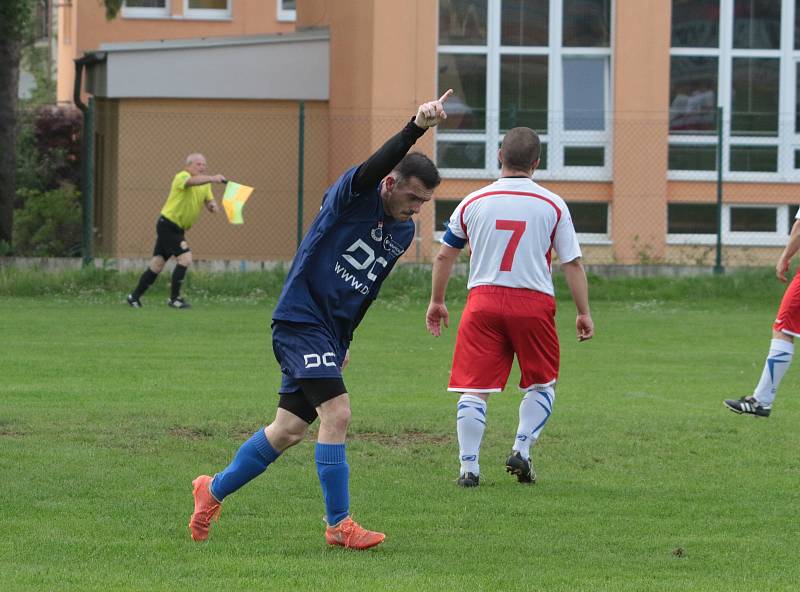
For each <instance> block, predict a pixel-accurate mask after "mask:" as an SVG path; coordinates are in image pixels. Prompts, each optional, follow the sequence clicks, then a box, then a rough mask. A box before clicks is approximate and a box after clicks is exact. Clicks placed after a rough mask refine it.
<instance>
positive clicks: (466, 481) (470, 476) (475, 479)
mask: <svg viewBox="0 0 800 592" xmlns="http://www.w3.org/2000/svg"><path fill="white" fill-rule="evenodd" d="M480 480H481V478H480V476H479V475H476V474H475V473H469V472H468V473H464V474H462V475H461V476H460V477H459V478H458V481H457V483H458V485H459V486H460V487H477V486H478V484H479V483H480Z"/></svg>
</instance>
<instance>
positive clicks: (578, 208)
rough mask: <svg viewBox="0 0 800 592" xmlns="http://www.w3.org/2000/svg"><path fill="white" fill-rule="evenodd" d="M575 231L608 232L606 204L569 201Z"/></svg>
mask: <svg viewBox="0 0 800 592" xmlns="http://www.w3.org/2000/svg"><path fill="white" fill-rule="evenodd" d="M567 206H568V207H569V212H570V214H571V215H572V224H573V225H574V226H575V231H576V232H580V233H586V234H608V204H607V203H602V202H584V203H580V202H570V203H568V204H567Z"/></svg>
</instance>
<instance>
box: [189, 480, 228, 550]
mask: <svg viewBox="0 0 800 592" xmlns="http://www.w3.org/2000/svg"><path fill="white" fill-rule="evenodd" d="M212 480H213V479H212V478H211V477H209V476H208V475H200V476H199V477H198V478H197V479H195V480H194V481H192V485H193V486H194V492H193V493H194V514H192V517H191V519H190V520H189V531H190V532H191V533H192V540H195V541H204V540H206V539H207V538H208V529H209V527H210V526H211V521H212V520H219V513H220V511H221V510H222V504H221V503H220V502H218V501H217V500H216V499H215V498H214V496H213V495H211V481H212Z"/></svg>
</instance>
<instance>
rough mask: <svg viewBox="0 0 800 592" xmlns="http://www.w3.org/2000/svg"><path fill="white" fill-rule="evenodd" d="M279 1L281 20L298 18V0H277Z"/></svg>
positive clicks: (279, 17) (279, 16)
mask: <svg viewBox="0 0 800 592" xmlns="http://www.w3.org/2000/svg"><path fill="white" fill-rule="evenodd" d="M277 3H278V20H279V21H295V20H297V2H296V0H277Z"/></svg>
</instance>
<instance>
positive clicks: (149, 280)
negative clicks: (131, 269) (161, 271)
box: [131, 267, 158, 300]
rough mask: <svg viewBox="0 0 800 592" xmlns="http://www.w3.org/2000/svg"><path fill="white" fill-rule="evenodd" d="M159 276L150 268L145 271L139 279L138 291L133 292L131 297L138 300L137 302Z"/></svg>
mask: <svg viewBox="0 0 800 592" xmlns="http://www.w3.org/2000/svg"><path fill="white" fill-rule="evenodd" d="M157 277H158V274H157V273H156V272H155V271H153V270H152V269H150V268H149V267H148V268H147V269H145V270H144V273H143V274H142V277H140V278H139V285H138V286H136V289H135V290H134V291H133V292H131V296H133V297H134V298H136V299H137V300H138V299H139V297H140V296H141V295H142V294H144V293H145V292H147V288H149V287H150V286H152V285H153V282H154V281H156V278H157Z"/></svg>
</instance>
